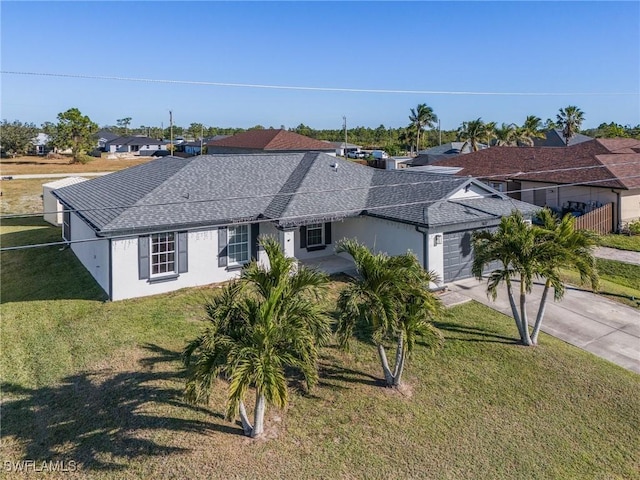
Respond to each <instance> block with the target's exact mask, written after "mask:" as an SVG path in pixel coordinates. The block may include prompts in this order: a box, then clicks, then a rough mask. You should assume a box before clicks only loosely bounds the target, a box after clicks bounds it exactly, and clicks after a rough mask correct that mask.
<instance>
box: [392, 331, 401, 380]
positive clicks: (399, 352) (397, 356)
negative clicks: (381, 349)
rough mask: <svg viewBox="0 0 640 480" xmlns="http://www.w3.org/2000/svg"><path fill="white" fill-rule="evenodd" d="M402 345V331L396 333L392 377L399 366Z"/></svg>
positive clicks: (396, 372)
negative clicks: (396, 342) (394, 362)
mask: <svg viewBox="0 0 640 480" xmlns="http://www.w3.org/2000/svg"><path fill="white" fill-rule="evenodd" d="M403 346H404V338H403V337H402V333H401V334H400V335H398V345H397V346H396V364H395V366H394V368H393V377H394V378H395V377H396V375H397V374H398V368H399V366H400V361H401V360H402V351H403Z"/></svg>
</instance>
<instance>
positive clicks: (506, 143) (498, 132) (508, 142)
mask: <svg viewBox="0 0 640 480" xmlns="http://www.w3.org/2000/svg"><path fill="white" fill-rule="evenodd" d="M495 139H496V146H498V147H511V146H514V145H515V144H516V127H515V126H514V125H513V123H510V124H508V125H507V124H506V123H503V124H502V125H501V126H500V127H498V128H496V129H495Z"/></svg>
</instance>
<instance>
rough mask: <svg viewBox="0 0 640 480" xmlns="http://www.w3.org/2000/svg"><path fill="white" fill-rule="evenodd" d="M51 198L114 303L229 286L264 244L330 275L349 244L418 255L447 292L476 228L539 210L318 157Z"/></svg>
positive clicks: (481, 190) (113, 176) (193, 160)
mask: <svg viewBox="0 0 640 480" xmlns="http://www.w3.org/2000/svg"><path fill="white" fill-rule="evenodd" d="M213 157H215V161H213V160H214V158H213ZM53 194H54V195H55V196H56V197H57V198H58V199H59V201H60V202H61V204H62V205H63V209H64V221H63V225H64V227H63V238H64V239H65V240H67V241H68V242H69V245H70V248H71V249H72V250H73V252H74V253H75V255H76V256H77V257H78V258H79V259H80V261H81V262H82V263H83V264H84V266H85V267H86V268H87V270H88V271H89V272H90V273H91V274H92V275H93V277H94V278H95V279H96V281H97V282H98V284H99V285H100V286H101V287H102V288H103V289H104V290H105V292H106V293H107V294H108V295H109V298H110V299H112V300H120V299H124V298H131V297H139V296H144V295H152V294H158V293H164V292H168V291H172V290H176V289H178V288H183V287H193V286H199V285H207V284H211V283H216V282H222V281H226V280H229V279H232V278H234V277H236V276H238V275H239V274H240V269H241V268H242V266H243V265H244V264H246V263H247V262H249V261H250V260H251V259H252V258H253V259H256V260H257V261H259V262H266V256H265V253H264V252H263V251H261V249H260V247H259V246H258V237H259V236H261V235H272V236H274V237H276V238H277V239H279V242H280V244H281V245H282V248H283V250H284V252H285V253H286V255H287V256H290V257H295V258H296V259H298V261H300V262H303V263H307V264H310V265H313V266H317V267H319V268H321V269H323V270H325V271H327V272H328V273H336V272H338V271H345V270H348V269H350V268H353V263H352V261H351V259H350V258H348V257H341V256H337V255H335V252H334V246H335V242H336V240H339V239H342V238H356V239H358V240H359V241H360V242H363V243H365V244H366V245H368V246H369V247H370V248H372V249H373V250H375V251H382V252H387V253H388V254H390V255H396V254H400V253H406V252H407V251H408V250H410V251H412V252H413V253H415V255H416V256H417V257H418V259H419V260H420V262H422V264H423V265H424V267H425V268H427V269H429V270H433V271H435V272H437V273H438V274H439V276H440V278H441V279H442V282H445V283H446V282H450V281H453V280H457V279H460V278H465V277H470V276H471V262H472V259H473V254H472V250H471V234H472V232H473V231H474V230H476V229H485V228H491V227H492V226H495V225H497V224H498V223H499V221H500V218H501V217H502V216H504V215H508V214H509V213H510V212H511V211H512V210H514V209H519V210H521V211H523V212H524V213H525V214H527V215H531V214H532V213H533V212H534V211H535V210H536V207H533V206H532V205H528V204H525V203H522V202H519V201H516V200H513V199H511V198H509V197H508V196H506V195H504V194H501V193H499V192H496V191H495V190H493V189H491V188H490V187H488V186H486V185H484V184H483V183H481V182H478V181H476V180H474V179H470V178H460V177H455V176H452V175H434V174H429V173H405V172H404V171H403V170H391V171H387V170H379V169H373V168H369V167H366V166H362V165H358V164H355V163H353V162H349V161H345V160H342V159H337V158H336V157H332V156H330V155H327V154H325V153H317V152H308V153H279V154H265V153H263V154H242V155H223V154H219V155H215V156H211V155H202V156H197V157H190V158H177V157H164V158H159V159H157V160H155V161H153V162H149V163H146V164H143V165H138V166H135V167H131V168H129V169H125V170H121V171H118V172H114V173H110V174H109V175H105V176H103V177H99V178H96V179H93V180H88V181H86V182H82V183H79V184H76V185H70V186H67V187H64V188H61V189H58V190H54V192H53ZM442 282H440V284H442Z"/></svg>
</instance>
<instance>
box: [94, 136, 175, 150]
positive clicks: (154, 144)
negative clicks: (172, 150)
mask: <svg viewBox="0 0 640 480" xmlns="http://www.w3.org/2000/svg"><path fill="white" fill-rule="evenodd" d="M105 150H106V151H107V152H109V153H129V154H133V155H153V153H154V152H157V151H159V150H167V142H164V141H162V140H156V139H155V138H149V137H143V136H133V137H132V136H129V137H117V138H114V139H113V140H108V141H107V142H106V143H105Z"/></svg>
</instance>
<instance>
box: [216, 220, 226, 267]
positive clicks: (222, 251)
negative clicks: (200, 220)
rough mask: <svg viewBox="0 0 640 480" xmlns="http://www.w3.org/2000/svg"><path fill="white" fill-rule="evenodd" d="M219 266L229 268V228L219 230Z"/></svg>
mask: <svg viewBox="0 0 640 480" xmlns="http://www.w3.org/2000/svg"><path fill="white" fill-rule="evenodd" d="M218 266H219V267H226V266H227V227H220V228H218Z"/></svg>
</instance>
